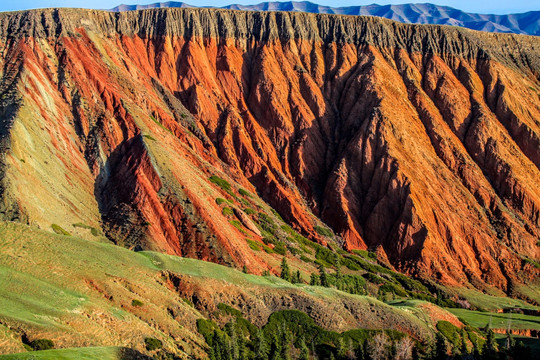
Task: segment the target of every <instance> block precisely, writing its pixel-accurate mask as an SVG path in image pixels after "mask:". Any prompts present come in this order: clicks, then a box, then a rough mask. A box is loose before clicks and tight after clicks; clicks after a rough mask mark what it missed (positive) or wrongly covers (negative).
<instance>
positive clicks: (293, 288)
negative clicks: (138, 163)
mask: <svg viewBox="0 0 540 360" xmlns="http://www.w3.org/2000/svg"><path fill="white" fill-rule="evenodd" d="M313 253H314V254H315V253H316V251H313ZM351 256H352V255H351ZM320 257H321V256H319V258H320ZM285 259H286V258H285ZM352 259H356V262H355V263H357V264H363V266H365V267H368V266H367V264H370V266H372V267H373V269H370V270H371V271H366V270H354V271H353V270H351V269H349V268H347V266H345V265H342V264H341V263H345V264H347V263H348V261H352ZM319 260H320V261H319V262H321V263H322V262H323V261H324V260H322V259H319ZM316 261H317V260H316ZM336 261H337V264H336V263H335V262H336ZM362 261H364V262H365V264H364V263H363V262H362ZM331 262H334V265H332V264H331ZM285 263H287V264H288V263H291V265H292V264H295V262H294V259H289V261H287V260H285ZM326 263H327V264H328V267H324V269H326V270H325V274H326V276H328V279H327V281H328V282H329V284H326V287H324V286H319V285H309V284H307V281H304V280H303V279H304V278H305V277H307V274H305V273H304V272H302V273H301V276H300V279H301V280H300V283H295V284H293V283H292V282H291V281H292V280H293V278H294V277H291V281H286V280H283V279H280V278H278V277H276V276H273V275H267V276H255V275H250V274H246V273H243V272H241V271H238V270H235V269H233V268H228V267H224V266H221V265H217V264H213V263H208V262H204V261H200V260H194V259H188V258H180V257H176V256H170V255H164V254H160V253H155V252H133V251H130V250H127V249H125V248H122V247H118V246H115V245H112V244H108V243H101V242H95V241H94V242H93V241H88V240H84V239H80V238H77V237H74V236H68V235H58V234H51V233H50V232H47V231H42V230H37V229H33V228H31V227H28V226H26V225H21V224H16V223H2V224H1V225H0V273H1V277H0V281H1V284H0V285H1V286H0V349H1V350H0V351H1V353H4V354H15V353H17V355H5V356H4V357H0V358H1V359H4V358H8V359H10V358H12V359H28V358H33V359H34V358H35V359H53V358H54V359H60V358H62V359H64V358H65V359H78V358H88V359H92V358H99V359H108V358H111V359H112V358H130V359H132V358H144V356H154V357H156V358H160V357H165V358H166V356H169V357H170V358H174V357H175V356H176V357H178V358H186V357H188V356H192V357H195V358H206V357H207V356H208V354H210V355H211V356H214V357H216V356H218V355H216V354H213V353H212V352H213V351H214V350H215V349H218V348H220V346H221V348H223V346H225V345H223V344H228V345H226V346H232V345H231V344H232V343H233V341H232V340H231V339H235V340H234V343H235V344H236V343H237V341H238V339H243V340H242V341H243V342H240V344H243V345H241V347H240V348H239V349H244V350H242V351H245V354H244V356H245V357H244V358H251V357H253V356H255V353H256V349H257V348H258V346H259V345H257V344H260V339H261V338H262V339H265V340H264V341H265V344H266V346H267V348H268V350H267V351H268V354H270V353H271V352H272V351H278V350H276V349H277V347H278V346H279V349H280V350H279V351H284V350H282V349H283V346H285V347H287V346H289V347H288V349H290V351H291V354H292V355H293V357H296V356H299V355H300V352H301V351H305V347H304V345H305V346H306V347H307V348H308V351H309V353H310V354H313V353H319V354H326V355H327V356H330V354H334V353H335V354H336V356H337V355H338V353H340V351H341V352H343V351H345V352H348V353H349V354H351V351H352V352H355V353H356V351H359V350H358V349H360V348H361V351H368V350H367V349H368V348H367V346H368V345H367V344H368V343H367V342H366V341H367V340H368V339H371V338H373V337H374V336H375V335H377V334H382V335H380V336H381V337H384V338H385V339H386V340H385V341H388V344H394V347H395V346H397V344H400V341H401V342H403V341H404V340H403V339H410V340H411V341H412V342H413V344H414V345H415V346H416V347H417V348H418V351H427V349H429V348H430V346H431V345H433V344H435V343H434V340H433V339H435V338H436V334H437V333H440V334H445V335H444V336H446V340H445V341H446V343H447V346H448V347H450V346H451V344H454V343H455V344H454V345H452V346H455V345H456V344H458V342H459V341H461V342H463V341H464V342H465V343H466V344H467V347H468V349H469V350H471V351H472V349H473V347H474V345H475V344H477V345H478V344H480V345H479V346H483V345H482V344H483V343H484V342H485V340H484V339H486V335H485V334H484V333H483V332H482V331H480V330H478V329H477V328H476V327H482V325H483V324H482V322H481V321H480V322H479V321H474V317H475V316H477V315H476V314H477V313H476V312H473V311H467V310H463V309H461V310H459V311H458V310H455V311H454V310H451V311H454V312H455V314H456V315H457V316H459V317H460V319H463V320H464V321H465V322H469V323H470V324H471V325H474V326H476V327H473V326H466V327H464V326H463V324H462V322H461V321H460V320H458V318H457V317H456V316H454V315H452V314H451V313H450V312H448V311H447V310H445V309H444V308H441V307H439V306H437V305H435V304H433V303H431V302H428V301H424V300H419V299H413V296H412V295H411V294H414V293H415V292H414V291H413V290H407V289H406V288H405V287H399V285H398V284H399V281H397V280H396V281H394V280H391V279H392V278H393V276H396V275H395V273H393V272H392V271H391V270H389V269H387V268H385V267H382V266H381V265H380V264H377V262H376V261H375V260H374V259H373V257H370V256H369V255H368V256H366V258H363V257H362V256H361V255H358V258H357V257H356V256H355V257H351V258H349V257H347V255H341V257H335V258H334V260H332V259H327V262H326ZM351 267H352V266H351ZM379 267H380V268H379ZM321 268H322V266H321ZM338 268H339V269H340V270H339V272H338ZM381 269H386V270H381ZM290 270H291V269H289V271H290ZM295 271H296V268H294V267H293V271H291V272H292V273H293V274H294V273H295ZM362 272H363V275H364V276H360V275H358V276H359V278H362V279H364V280H365V284H364V285H365V286H364V285H362V286H361V287H360V289H362V291H365V294H362V295H357V294H350V293H348V292H347V291H341V290H338V289H337V287H341V288H344V289H345V290H350V289H349V288H347V287H346V284H347V281H345V280H339V279H354V278H355V276H357V275H355V274H360V273H362ZM340 273H341V274H340ZM320 275H321V274H319V275H316V274H314V276H312V278H313V277H317V276H319V280H318V281H319V282H318V283H319V284H320V281H321V279H320ZM324 276H325V275H323V277H324ZM285 277H286V276H285ZM348 277H350V278H348ZM375 277H378V278H375ZM379 278H380V280H379ZM398 279H399V276H398ZM371 281H373V282H371ZM380 281H382V283H378V284H377V282H380ZM409 281H411V282H413V283H414V281H413V280H410V279H409ZM402 282H405V280H403V279H402ZM385 285H386V287H387V288H389V289H392V288H394V287H395V288H396V291H395V292H394V291H388V292H384V291H383V292H380V291H379V290H376V289H380V288H382V287H383V286H385ZM417 286H421V284H420V283H418V284H417ZM422 286H423V285H422ZM365 289H367V290H365ZM397 289H399V291H398V290H397ZM374 292H375V293H374ZM419 293H420V292H419ZM427 293H429V291H427ZM430 294H431V293H430ZM439 294H440V295H439V296H441V297H442V296H443V295H442V293H439ZM373 295H374V296H373ZM436 295H437V294H431V295H426V296H436ZM377 296H378V298H379V299H377ZM448 296H449V295H448ZM477 296H478V295H477ZM483 296H484V298H486V299H487V298H489V299H490V300H491V301H493V302H496V300H494V299H496V298H495V297H490V296H488V295H483ZM477 301H479V300H477ZM499 301H508V300H507V299H504V298H501V299H500V300H499ZM435 302H436V301H435ZM446 302H447V303H446V305H449V304H452V300H450V299H447V300H446ZM512 305H514V306H519V305H520V303H519V301H517V300H513V304H512ZM521 305H523V307H525V304H521ZM529 308H532V307H531V306H529ZM507 315H508V314H496V315H495V314H494V315H493V316H507ZM486 316H487V315H486ZM465 319H466V320H465ZM534 319H535V317H533V316H530V317H526V316H525V315H520V316H519V317H517V316H516V317H515V318H514V321H512V326H515V327H516V328H523V324H531V323H532V324H534ZM299 324H301V326H299ZM445 324H446V327H445ZM448 324H449V325H448ZM495 325H496V323H495V321H494V322H493V326H494V327H495ZM459 328H463V329H464V330H463V331H461V330H459ZM531 328H534V326H533V327H531ZM300 329H302V330H300ZM441 329H443V330H444V332H442V331H441ZM383 330H384V331H383ZM456 334H458V335H459V339H460V340H459V341H458V340H456V339H455V337H456V336H457V335H456ZM463 334H465V335H463ZM257 339H259V340H257ZM276 339H277V340H276ZM463 339H464V340H463ZM257 341H259V342H257ZM308 343H309V344H308ZM283 344H286V345H283ZM287 344H288V345H287ZM306 344H307V345H306ZM460 344H461V343H460ZM308 345H309V346H308ZM364 345H365V346H364ZM235 346H236V345H235ZM239 346H240V345H239ZM48 348H55V350H45V351H38V352H27V351H29V350H36V349H48ZM232 349H233V348H232V347H231V351H232ZM302 349H304V350H302ZM238 351H240V350H238ZM212 354H213V355H212ZM30 356H31V357H30ZM216 358H217V357H216Z"/></svg>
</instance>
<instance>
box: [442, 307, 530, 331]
mask: <svg viewBox="0 0 540 360" xmlns="http://www.w3.org/2000/svg"><path fill="white" fill-rule="evenodd" d="M447 310H448V311H450V312H451V313H452V314H454V315H456V316H457V317H459V318H460V319H463V320H465V321H466V322H467V323H468V324H470V325H472V326H474V327H477V328H483V327H485V326H486V325H488V324H490V323H491V328H494V329H506V328H507V326H508V325H510V328H512V329H525V330H526V329H533V330H540V317H539V316H532V315H523V314H508V313H489V312H480V311H471V310H466V309H447Z"/></svg>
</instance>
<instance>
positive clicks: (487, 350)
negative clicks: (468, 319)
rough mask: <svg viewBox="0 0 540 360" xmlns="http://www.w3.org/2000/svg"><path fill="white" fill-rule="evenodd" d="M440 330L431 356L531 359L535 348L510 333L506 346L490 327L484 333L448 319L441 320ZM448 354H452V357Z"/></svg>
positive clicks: (445, 359)
mask: <svg viewBox="0 0 540 360" xmlns="http://www.w3.org/2000/svg"><path fill="white" fill-rule="evenodd" d="M437 330H438V333H437V334H436V342H435V346H434V347H433V349H432V351H431V354H430V359H436V360H443V359H444V360H447V359H456V360H457V359H470V360H498V359H500V360H506V359H530V358H531V349H530V348H528V347H526V346H524V345H523V343H520V342H516V341H515V340H514V338H513V336H512V335H511V334H510V333H509V332H507V334H506V338H505V339H504V345H503V346H500V345H498V344H497V341H496V340H495V333H494V332H493V330H491V329H490V328H486V329H484V331H483V333H482V332H481V331H480V330H478V329H475V328H472V327H471V326H468V325H467V326H465V327H464V328H463V329H459V328H458V327H456V326H455V325H453V324H452V323H450V322H448V321H439V322H438V323H437ZM448 353H451V354H452V356H451V357H449V356H448Z"/></svg>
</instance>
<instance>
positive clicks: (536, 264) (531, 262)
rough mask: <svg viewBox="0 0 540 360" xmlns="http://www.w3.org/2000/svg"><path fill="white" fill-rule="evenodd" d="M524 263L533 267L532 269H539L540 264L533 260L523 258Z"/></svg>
mask: <svg viewBox="0 0 540 360" xmlns="http://www.w3.org/2000/svg"><path fill="white" fill-rule="evenodd" d="M525 262H526V263H527V264H530V265H532V266H534V267H535V268H537V269H540V264H539V263H537V262H536V261H534V260H531V259H529V258H525Z"/></svg>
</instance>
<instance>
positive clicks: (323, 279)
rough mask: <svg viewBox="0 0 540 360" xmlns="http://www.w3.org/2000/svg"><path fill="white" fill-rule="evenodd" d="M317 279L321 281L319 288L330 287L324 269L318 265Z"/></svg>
mask: <svg viewBox="0 0 540 360" xmlns="http://www.w3.org/2000/svg"><path fill="white" fill-rule="evenodd" d="M319 279H320V280H321V286H324V287H329V286H330V283H329V282H328V275H327V274H326V269H325V268H324V265H323V264H319Z"/></svg>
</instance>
